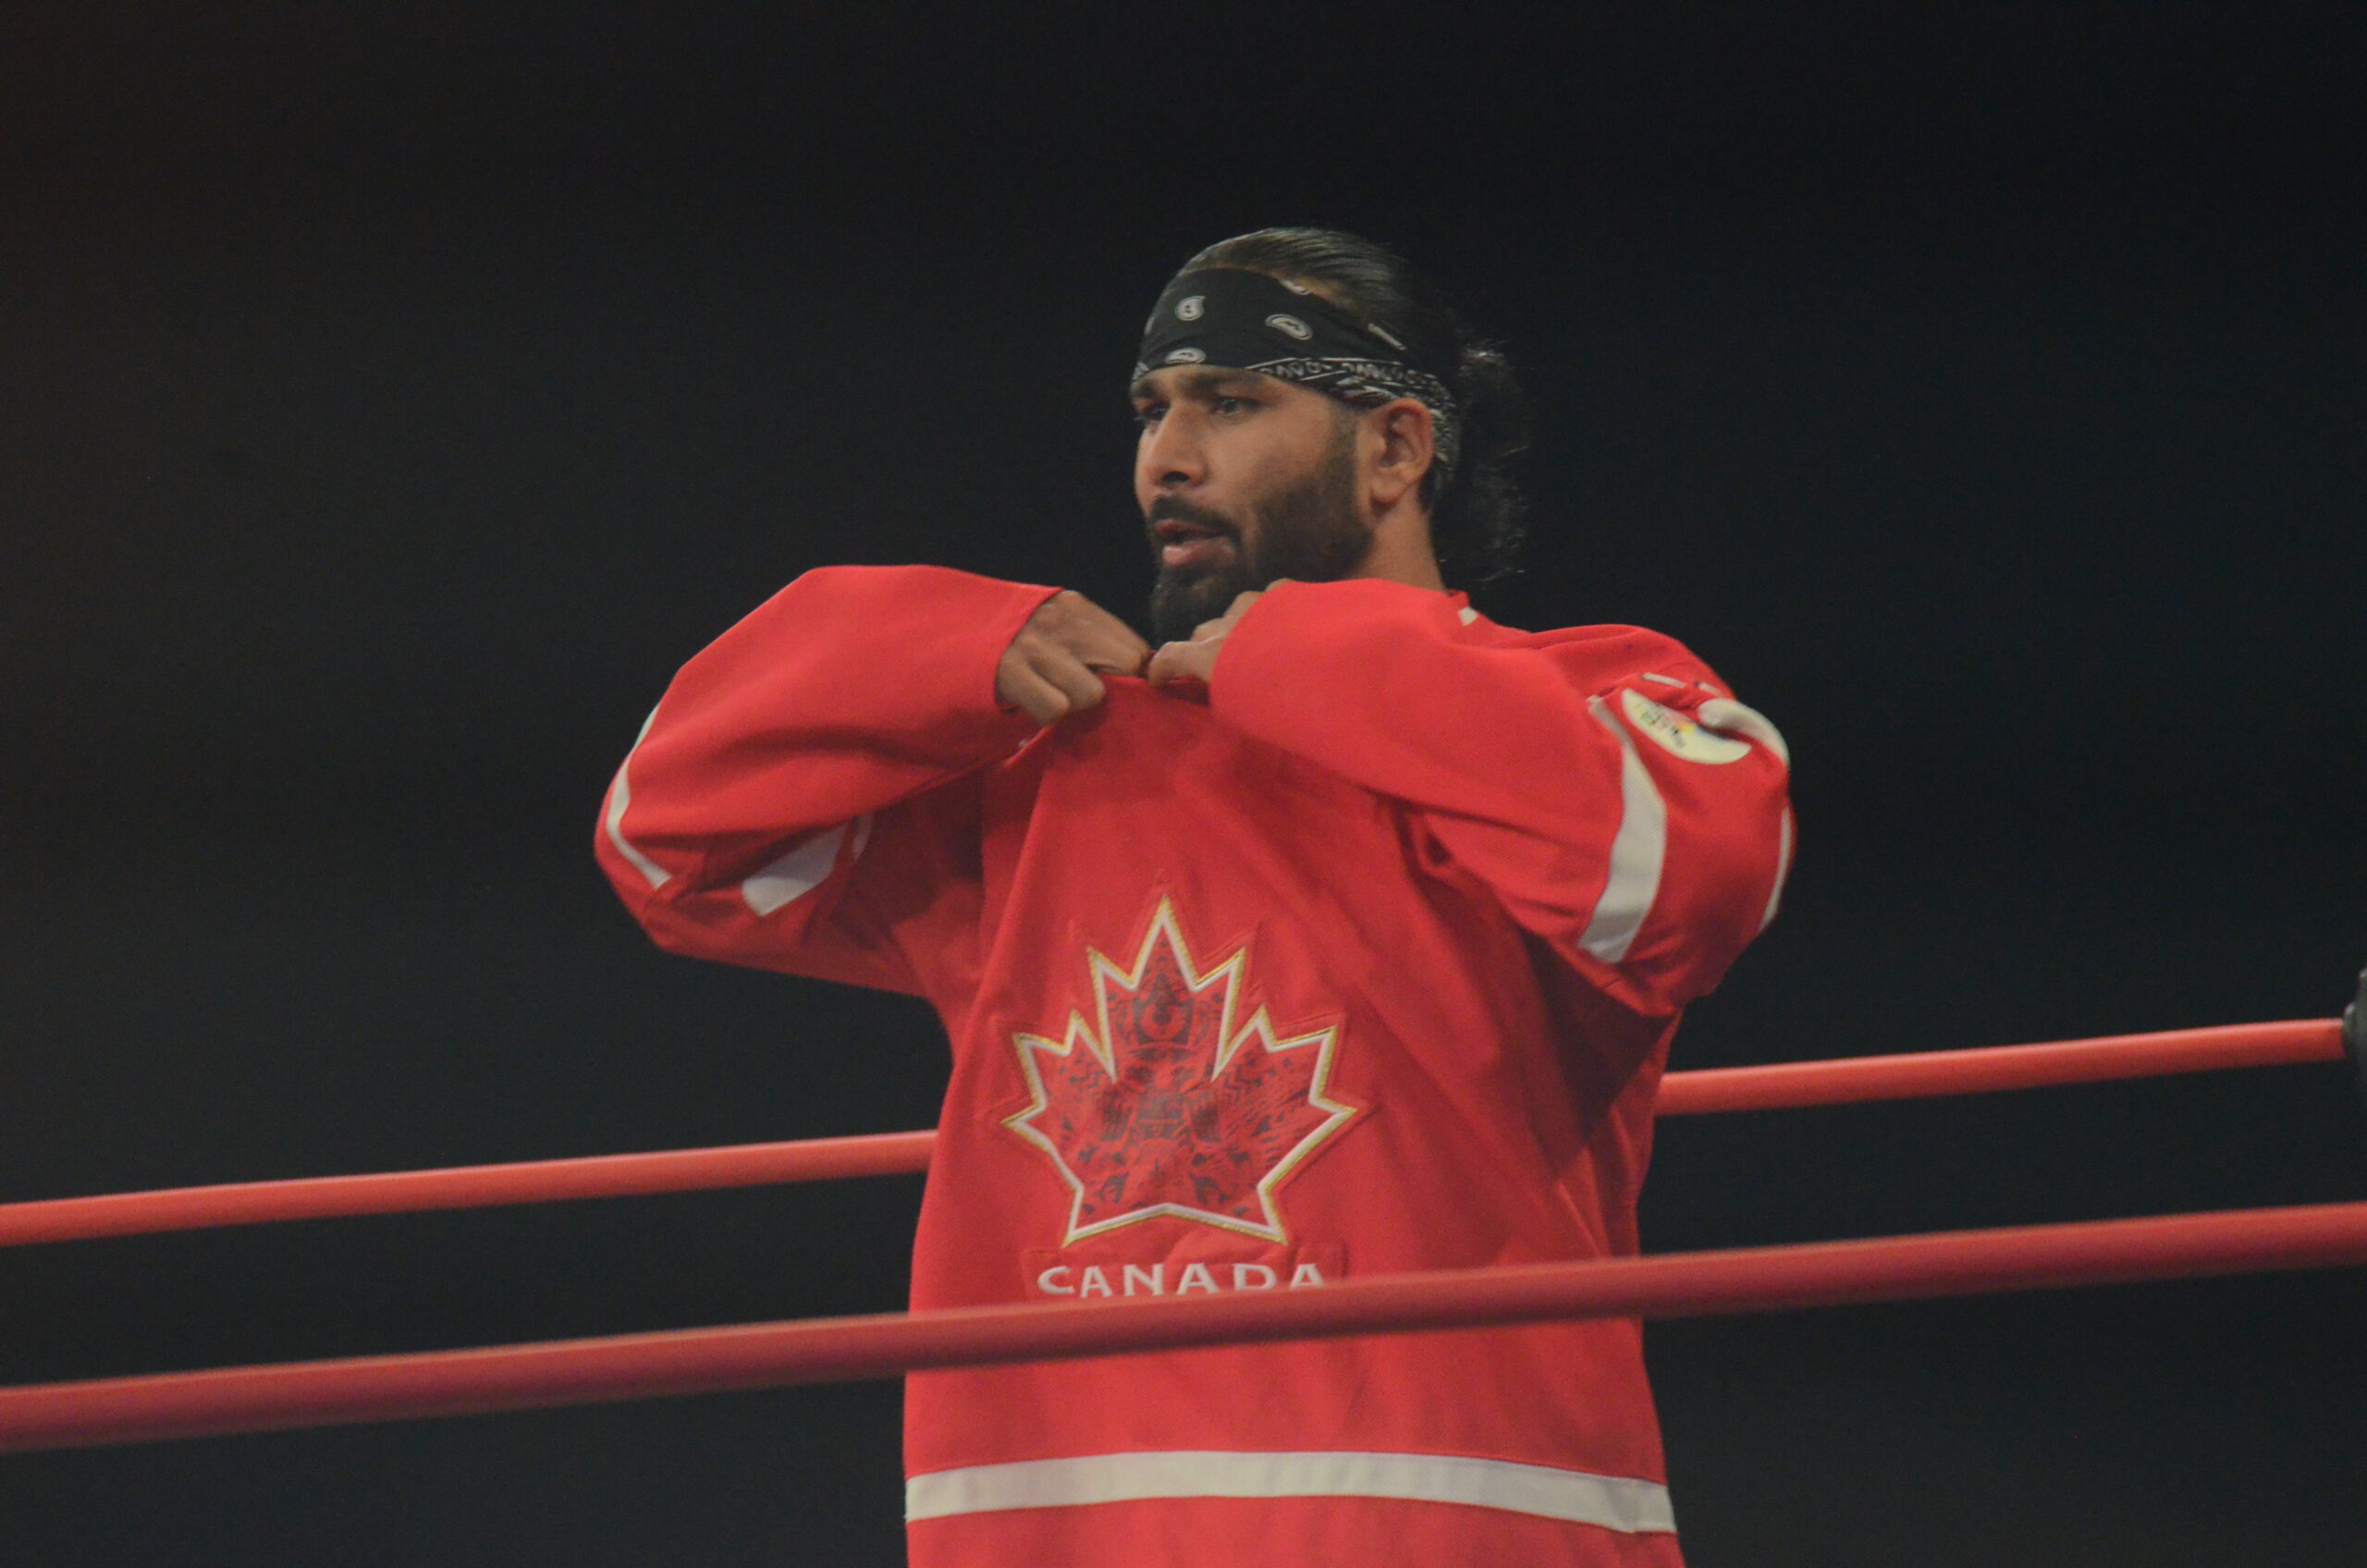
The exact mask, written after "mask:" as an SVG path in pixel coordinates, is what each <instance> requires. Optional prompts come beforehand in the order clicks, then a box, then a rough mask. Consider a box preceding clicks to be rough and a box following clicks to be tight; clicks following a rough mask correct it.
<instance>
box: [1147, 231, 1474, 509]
mask: <svg viewBox="0 0 2367 1568" xmlns="http://www.w3.org/2000/svg"><path fill="white" fill-rule="evenodd" d="M1199 364H1208V365H1222V366H1224V367H1225V368H1226V369H1228V370H1247V371H1255V372H1257V374H1260V375H1270V376H1272V377H1273V378H1274V379H1275V380H1277V381H1290V382H1295V383H1297V384H1298V385H1299V386H1311V387H1313V388H1314V389H1315V390H1317V391H1318V392H1327V393H1330V394H1331V396H1332V397H1334V398H1339V399H1340V400H1341V401H1342V402H1344V403H1353V404H1355V406H1356V407H1358V408H1364V409H1370V408H1378V407H1380V405H1381V404H1383V403H1386V402H1389V401H1391V400H1392V399H1393V398H1413V399H1414V400H1415V401H1416V402H1417V403H1420V404H1421V405H1422V406H1423V407H1425V408H1427V409H1429V410H1430V423H1431V430H1432V435H1431V439H1432V441H1433V442H1435V443H1436V445H1437V447H1438V466H1439V473H1440V476H1441V479H1443V478H1444V477H1445V476H1446V475H1447V474H1449V473H1451V472H1453V470H1454V461H1455V459H1456V457H1457V456H1459V455H1460V453H1461V450H1462V446H1463V421H1462V418H1461V415H1460V413H1459V411H1458V410H1456V408H1455V406H1454V397H1453V394H1452V393H1450V392H1449V391H1448V390H1447V387H1446V383H1445V382H1443V381H1441V379H1439V377H1437V376H1436V375H1433V374H1430V373H1429V371H1426V370H1422V369H1420V368H1418V367H1417V366H1416V365H1415V364H1414V363H1413V361H1412V359H1411V357H1410V356H1409V355H1408V354H1407V353H1406V351H1405V345H1404V344H1403V343H1401V342H1399V341H1398V340H1397V338H1396V337H1395V336H1394V335H1393V334H1392V333H1391V332H1390V331H1389V330H1388V329H1387V328H1386V327H1383V326H1379V325H1373V324H1371V323H1367V322H1361V321H1358V320H1357V319H1356V318H1355V317H1354V316H1352V315H1350V314H1348V313H1347V312H1345V311H1343V310H1341V309H1340V308H1339V307H1338V306H1336V305H1333V304H1331V303H1328V302H1327V301H1325V300H1320V299H1318V298H1317V297H1316V296H1315V295H1313V294H1311V293H1309V292H1307V290H1306V289H1305V288H1301V287H1300V286H1299V285H1297V284H1295V283H1285V282H1283V281H1282V280H1281V279H1280V278H1274V277H1269V276H1266V275H1265V274H1264V273H1261V272H1246V271H1244V270H1242V269H1240V268H1238V267H1210V268H1208V269H1206V270H1205V271H1201V272H1187V273H1185V274H1184V275H1183V276H1181V277H1178V278H1177V279H1176V280H1175V281H1174V282H1172V283H1171V284H1169V285H1168V286H1167V292H1166V293H1164V294H1162V295H1160V296H1159V304H1158V306H1157V307H1156V308H1155V309H1153V310H1152V312H1151V314H1150V320H1149V321H1148V322H1147V323H1146V324H1144V326H1143V346H1142V353H1141V357H1140V361H1139V362H1137V363H1136V364H1135V366H1134V379H1135V380H1137V381H1139V380H1141V379H1142V378H1143V377H1144V376H1146V375H1148V374H1150V373H1151V372H1153V371H1155V370H1163V369H1165V368H1166V367H1167V366H1169V365H1199Z"/></svg>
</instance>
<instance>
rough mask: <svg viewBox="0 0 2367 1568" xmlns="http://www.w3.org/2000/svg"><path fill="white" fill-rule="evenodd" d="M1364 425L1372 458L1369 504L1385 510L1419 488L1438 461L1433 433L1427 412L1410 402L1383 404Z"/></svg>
mask: <svg viewBox="0 0 2367 1568" xmlns="http://www.w3.org/2000/svg"><path fill="white" fill-rule="evenodd" d="M1364 423H1365V430H1366V435H1367V441H1368V442H1369V449H1370V450H1371V451H1372V454H1373V457H1372V466H1371V468H1370V469H1369V471H1368V473H1369V477H1368V479H1367V489H1368V491H1369V493H1370V494H1371V496H1372V499H1373V504H1374V505H1375V506H1376V507H1379V508H1382V509H1384V510H1386V509H1387V508H1391V507H1393V506H1395V505H1396V504H1397V503H1398V502H1400V501H1402V500H1404V498H1405V497H1406V496H1409V495H1411V494H1413V493H1414V492H1415V491H1416V490H1417V489H1419V488H1420V487H1421V484H1422V476H1423V475H1424V474H1427V473H1429V472H1430V464H1431V463H1433V462H1435V461H1437V460H1438V441H1437V431H1436V429H1435V428H1434V427H1433V425H1432V423H1431V418H1430V410H1429V408H1428V407H1427V406H1425V405H1424V404H1421V403H1418V402H1417V401H1415V400H1414V399H1413V398H1396V399H1395V400H1393V401H1392V402H1387V403H1383V404H1382V405H1381V406H1380V407H1379V408H1377V409H1373V410H1369V411H1368V412H1367V414H1366V415H1365V421H1364Z"/></svg>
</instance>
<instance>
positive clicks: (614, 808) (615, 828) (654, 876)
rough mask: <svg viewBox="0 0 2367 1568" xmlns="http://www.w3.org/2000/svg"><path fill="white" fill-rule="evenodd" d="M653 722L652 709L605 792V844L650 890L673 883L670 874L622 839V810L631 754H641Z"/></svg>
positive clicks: (629, 782)
mask: <svg viewBox="0 0 2367 1568" xmlns="http://www.w3.org/2000/svg"><path fill="white" fill-rule="evenodd" d="M656 722H657V710H656V708H652V709H650V710H649V717H647V718H644V719H643V720H642V721H641V733H640V734H638V735H636V736H634V737H633V738H632V750H631V751H628V752H626V753H625V760H624V761H623V762H621V763H619V764H618V765H617V781H616V782H615V783H614V784H613V785H611V786H609V790H608V820H607V828H608V842H610V843H611V844H614V845H615V846H616V847H617V853H619V854H620V855H622V856H624V857H625V859H626V861H628V862H629V863H630V864H632V868H633V869H634V870H635V871H638V872H640V873H641V874H642V875H643V876H645V877H647V878H648V879H649V885H650V886H651V887H652V888H663V887H664V886H666V884H667V883H668V882H670V881H672V880H673V879H674V874H673V873H672V872H670V871H668V870H667V869H666V868H665V867H664V866H662V865H660V864H657V863H656V861H654V860H652V859H650V858H649V857H648V856H647V855H645V854H643V853H642V852H641V851H640V850H639V849H637V848H635V847H634V845H633V843H632V840H631V839H627V838H626V837H625V808H626V807H627V806H630V805H631V804H632V778H629V777H628V774H629V772H630V770H631V769H632V753H633V752H637V751H639V750H641V743H642V742H643V741H646V740H648V739H649V727H650V726H651V725H653V724H655V723H656ZM579 820H580V819H579Z"/></svg>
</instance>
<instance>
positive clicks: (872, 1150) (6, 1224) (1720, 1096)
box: [0, 1018, 2343, 1246]
mask: <svg viewBox="0 0 2367 1568" xmlns="http://www.w3.org/2000/svg"><path fill="white" fill-rule="evenodd" d="M2342 1055H2343V1050H2342V1023H2341V1021H2340V1020H2339V1019H2332V1018H2326V1019H2307V1020H2302V1021H2299V1022H2295V1023H2236V1024H2227V1025H2224V1026H2221V1027H2217V1028H2211V1029H2177V1030H2171V1031H2168V1032H2165V1033H2162V1034H2153V1035H2109V1036H2106V1037H2103V1038H2101V1039H2092V1040H2058V1041H2054V1042H2052V1043H2050V1044H2046V1045H2036V1046H1993V1047H1985V1048H1982V1049H1979V1050H1962V1051H1924V1052H1919V1053H1915V1054H1911V1055H1904V1056H1874V1057H1840V1058H1835V1059H1833V1060H1825V1061H1793V1062H1783V1063H1778V1064H1775V1065H1772V1066H1766V1067H1722V1068H1713V1069H1710V1070H1707V1071H1703V1072H1672V1073H1670V1074H1669V1075H1668V1076H1667V1077H1666V1078H1665V1079H1663V1080H1662V1084H1661V1095H1660V1101H1659V1106H1658V1110H1659V1113H1660V1114H1662V1115H1663V1116H1683V1115H1690V1114H1694V1113H1697V1112H1704V1111H1720V1110H1772V1109H1784V1108H1796V1107H1801V1106H1812V1105H1839V1104H1846V1103H1849V1102H1853V1101H1862V1100H1875V1099H1901V1098H1909V1097H1914V1096H1928V1095H1956V1094H1975V1093H1983V1092H1987V1091H1992V1090H1998V1089H2027V1088H2035V1087H2039V1086H2041V1085H2042V1084H2080V1083H2093V1082H2097V1081H2101V1080H2103V1079H2110V1078H2135V1077H2143V1076H2148V1075H2152V1074H2157V1073H2165V1072H2205V1071H2209V1070H2212V1069H2216V1068H2229V1067H2270V1066H2279V1065H2287V1064H2292V1063H2299V1062H2312V1061H2339V1060H2342ZM936 1138H937V1134H936V1133H926V1132H923V1133H877V1134H873V1135H870V1136H865V1137H852V1138H818V1139H813V1140H808V1141H804V1142H796V1143H776V1144H740V1145H733V1146H730V1147H727V1148H713V1149H679V1150H670V1151H667V1152H664V1153H657V1154H620V1155H601V1156H595V1157H593V1158H577V1159H543V1160H531V1161H527V1162H524V1163H521V1164H515V1165H474V1166H462V1167H460V1168H458V1169H455V1170H399V1171H391V1172H386V1173H383V1174H378V1175H368V1176H313V1177H305V1178H301V1179H299V1180H296V1181H286V1182H232V1183H229V1184H227V1185H223V1186H210V1187H176V1188H169V1189H166V1190H165V1191H161V1192H149V1193H110V1194H103V1195H100V1196H96V1197H79V1198H44V1199H41V1200H39V1201H36V1202H31V1203H15V1204H0V1246H25V1245H30V1244H31V1243H38V1242H65V1241H79V1240H82V1239H86V1238H89V1237H93V1236H127V1235H137V1234H142V1233H147V1232H153V1231H194V1230H202V1229H204V1228H206V1227H208V1226H215V1225H244V1224H255V1223H261V1222H264V1221H266V1220H277V1219H326V1218H329V1217H332V1216H338V1215H357V1214H397V1213H409V1212H416V1211H421V1210H426V1209H450V1208H480V1207H490V1206H492V1205H496V1204H512V1203H550V1202H557V1201H559V1200H562V1199H569V1198H594V1197H623V1196H630V1195H637V1194H653V1193H681V1192H693V1191H699V1190H705V1189H712V1188H718V1187H747V1186H757V1185H762V1184H765V1183H769V1182H818V1181H827V1180H830V1179H834V1178H837V1177H841V1176H886V1175H894V1174H900V1173H906V1172H912V1171H918V1170H926V1169H927V1166H928V1153H929V1148H930V1145H932V1144H933V1143H934V1142H935V1141H936Z"/></svg>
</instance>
